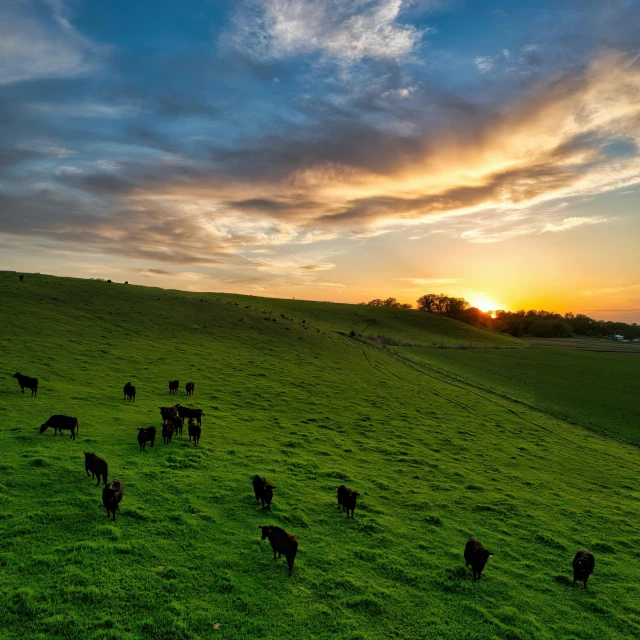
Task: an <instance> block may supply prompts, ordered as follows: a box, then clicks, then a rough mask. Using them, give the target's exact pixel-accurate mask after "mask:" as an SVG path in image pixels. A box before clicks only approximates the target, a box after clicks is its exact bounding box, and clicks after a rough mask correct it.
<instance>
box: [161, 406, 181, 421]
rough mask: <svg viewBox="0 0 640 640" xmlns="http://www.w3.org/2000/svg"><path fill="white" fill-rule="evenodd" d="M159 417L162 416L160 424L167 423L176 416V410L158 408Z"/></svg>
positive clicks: (172, 408) (174, 408)
mask: <svg viewBox="0 0 640 640" xmlns="http://www.w3.org/2000/svg"><path fill="white" fill-rule="evenodd" d="M160 415H161V416H162V424H165V422H168V421H169V420H170V419H171V418H173V417H174V416H177V415H178V409H176V407H175V405H174V406H173V407H160Z"/></svg>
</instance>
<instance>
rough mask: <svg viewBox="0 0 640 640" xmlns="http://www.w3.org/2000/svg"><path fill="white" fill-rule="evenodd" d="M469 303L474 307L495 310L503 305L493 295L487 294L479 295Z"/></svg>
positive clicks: (482, 309) (481, 309)
mask: <svg viewBox="0 0 640 640" xmlns="http://www.w3.org/2000/svg"><path fill="white" fill-rule="evenodd" d="M469 304H470V305H471V306H472V307H477V308H478V309H480V311H495V310H496V309H501V308H502V307H501V306H500V305H499V304H498V303H497V302H496V301H495V300H494V299H493V298H492V297H491V296H485V295H479V296H476V297H475V298H472V299H471V300H469Z"/></svg>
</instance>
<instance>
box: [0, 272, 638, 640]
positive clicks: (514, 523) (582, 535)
mask: <svg viewBox="0 0 640 640" xmlns="http://www.w3.org/2000/svg"><path fill="white" fill-rule="evenodd" d="M0 285H1V286H2V292H3V307H2V311H1V312H0V353H1V354H2V358H0V411H1V412H2V415H3V418H4V419H3V422H2V428H1V429H0V452H1V457H0V531H1V532H2V544H1V545H0V636H1V637H2V638H10V639H13V638H34V639H35V638H42V639H44V638H47V639H49V638H91V639H93V638H95V639H97V638H100V639H103V638H106V639H110V638H113V639H114V640H115V639H118V640H120V639H126V640H132V639H134V638H153V639H166V640H169V639H176V638H179V639H180V638H184V639H192V640H195V639H196V638H216V637H220V638H256V637H260V638H308V637H317V638H323V637H326V638H329V637H340V638H351V639H353V640H355V639H362V638H380V639H382V638H391V637H394V638H407V639H408V638H549V639H551V638H562V637H571V638H594V639H596V638H597V639H601V638H605V637H606V638H629V637H632V636H637V635H638V634H640V586H639V580H638V579H639V578H640V569H639V567H640V551H639V550H640V534H638V530H637V520H638V516H639V515H640V490H638V488H637V482H636V479H637V477H638V472H639V471H640V455H639V451H638V449H637V448H636V447H633V446H630V445H626V444H623V443H619V442H616V441H614V440H611V439H606V438H604V437H601V436H598V435H597V434H594V433H593V432H590V431H588V430H586V429H583V428H582V427H580V426H577V425H573V424H569V423H567V422H563V421H560V420H557V419H555V418H553V417H550V416H549V415H547V414H543V413H540V412H537V411H535V410H533V409H530V408H528V407H526V406H524V405H522V404H518V403H515V402H511V401H509V400H508V399H506V398H504V397H500V396H497V395H495V394H494V393H491V392H488V391H487V392H485V391H483V390H482V389H479V388H478V387H477V386H470V385H465V384H464V383H463V382H460V381H457V380H454V379H452V378H450V377H447V376H443V375H440V374H439V373H438V372H436V371H429V370H428V369H426V368H424V367H421V366H419V365H417V364H413V363H411V362H404V361H399V360H398V359H395V358H394V357H393V356H392V354H390V353H389V352H388V351H387V350H383V349H380V348H378V347H376V346H375V345H374V344H372V343H370V342H369V341H367V340H354V339H350V338H348V337H346V336H345V335H342V334H341V333H338V332H342V333H348V331H349V330H350V328H351V326H353V324H354V323H355V322H356V320H362V321H368V320H370V319H373V318H375V319H376V326H375V328H373V329H367V331H373V332H374V333H375V334H376V335H380V334H382V335H392V336H393V337H394V338H396V339H397V340H403V341H407V342H412V343H415V344H424V345H426V344H433V343H434V342H435V343H436V344H448V345H455V344H457V343H459V342H465V343H471V344H476V345H481V344H487V345H493V346H519V345H521V344H522V343H519V342H517V341H513V340H511V339H509V338H504V337H502V336H497V335H494V334H490V333H485V332H478V331H476V330H474V329H472V328H470V327H467V326H465V325H460V324H459V323H455V322H453V321H449V320H446V319H440V318H433V317H432V316H428V315H427V314H419V313H418V312H411V311H402V310H398V311H396V310H389V309H371V308H364V307H357V306H350V305H333V304H329V303H326V304H322V303H311V302H300V301H294V300H291V301H289V300H286V301H285V300H271V299H265V298H255V297H248V296H233V295H222V294H189V293H184V292H177V291H164V290H159V289H151V288H142V287H134V286H125V285H117V284H108V283H105V282H96V281H86V280H74V279H62V278H54V277H49V276H36V275H29V274H28V275H27V276H26V278H25V281H24V282H23V283H20V282H18V279H17V276H16V274H13V273H0ZM247 307H249V308H247ZM283 316H284V317H283ZM303 320H304V321H305V322H302V321H303ZM378 323H379V324H378ZM527 350H528V349H527ZM433 351H434V352H435V351H439V350H436V349H433ZM445 351H446V352H447V353H454V352H455V350H453V349H449V350H442V352H445ZM491 351H492V352H495V353H498V354H503V353H504V354H510V353H512V352H513V351H512V350H511V349H504V350H491ZM15 371H20V372H22V373H24V374H27V375H34V376H37V377H38V378H39V379H40V388H39V392H38V397H37V398H31V397H29V396H28V395H27V394H25V395H22V394H21V393H20V389H19V387H18V385H17V382H16V380H13V379H12V378H11V377H10V376H11V375H12V374H13V373H15ZM174 378H178V379H179V380H180V382H181V385H180V387H181V390H180V395H179V396H178V397H177V398H174V397H173V396H170V395H169V393H168V381H169V380H171V379H174ZM128 380H131V381H132V382H133V384H134V385H136V387H137V398H136V402H135V404H130V403H128V402H125V401H123V399H122V387H123V385H124V383H125V382H127V381H128ZM187 380H194V381H195V383H196V392H195V396H194V397H193V398H189V399H188V398H187V397H186V396H185V394H184V384H185V382H187ZM176 400H177V401H179V402H181V403H182V404H184V405H186V406H195V407H201V408H203V409H204V412H205V416H204V419H203V435H202V440H201V446H199V447H198V448H195V447H194V446H193V445H192V444H189V442H188V438H187V437H186V436H183V437H182V438H180V437H177V438H174V441H173V442H172V443H171V444H170V445H163V444H162V441H161V439H160V438H158V439H157V440H156V446H155V447H154V448H152V449H150V448H147V450H146V451H144V452H141V451H139V449H138V445H137V442H136V429H137V428H138V427H141V426H148V425H151V424H154V425H156V426H159V425H160V416H159V411H158V407H159V406H161V405H168V404H171V403H173V402H174V401H176ZM54 413H66V414H69V415H73V416H77V417H78V421H79V425H80V426H79V434H78V439H77V440H76V441H72V440H70V439H69V438H68V437H64V438H62V437H60V436H57V437H56V436H54V435H53V434H52V433H51V432H50V431H48V432H46V433H45V434H42V435H41V434H39V433H38V427H39V425H40V424H41V423H42V422H44V420H45V419H46V418H48V417H49V416H50V415H51V414H54ZM83 451H95V452H96V453H97V454H98V455H101V456H103V457H104V458H106V459H107V461H108V462H109V467H110V469H109V475H110V478H114V477H118V478H119V479H120V480H122V482H123V484H124V500H123V502H122V504H121V511H120V512H119V514H118V519H117V521H116V522H115V523H113V522H112V521H110V520H107V518H106V512H105V511H104V509H103V507H102V504H101V500H100V494H101V490H100V488H98V487H96V486H95V483H94V482H93V481H91V480H90V479H88V478H87V477H86V476H85V474H84V467H83ZM255 473H260V474H262V475H266V476H267V478H269V480H271V482H272V483H273V484H275V485H276V487H277V488H276V492H275V499H274V504H273V510H272V512H271V513H264V512H261V511H260V509H259V507H257V506H256V505H255V501H254V497H253V492H252V487H251V477H252V476H253V475H254V474H255ZM343 482H344V483H347V484H348V485H350V486H351V487H352V488H353V489H355V490H358V491H359V492H361V494H362V495H361V497H360V499H359V502H358V507H357V509H356V514H355V519H354V520H347V518H346V517H345V516H344V514H342V513H341V512H339V511H338V510H337V504H336V497H335V494H336V489H337V486H338V485H339V484H341V483H343ZM261 524H277V525H280V526H282V527H284V528H286V529H287V530H288V531H290V532H291V533H293V534H294V535H296V536H297V538H298V541H299V543H300V548H299V553H298V557H297V559H296V565H295V568H294V572H293V576H292V577H290V578H289V577H288V576H287V570H286V564H285V562H284V559H282V560H280V561H277V562H274V561H273V560H272V554H271V551H270V548H269V546H268V544H267V543H266V542H264V543H262V544H261V543H260V535H259V534H260V531H259V529H258V526H259V525H261ZM470 535H475V536H476V537H477V538H479V539H480V540H481V541H482V542H483V544H484V545H485V546H486V547H487V548H489V549H490V550H491V551H493V552H494V554H495V555H494V557H493V558H492V559H491V560H490V561H489V564H488V566H487V568H486V570H485V574H484V575H483V578H482V580H480V581H479V582H478V583H475V584H474V583H472V581H471V574H470V570H469V569H465V567H464V561H463V558H462V551H463V548H464V544H465V542H466V539H467V538H468V537H469V536H470ZM582 547H587V548H590V549H591V550H592V551H593V552H594V554H595V555H596V568H595V573H594V575H593V577H592V580H591V581H590V586H589V589H588V590H586V591H585V590H583V589H582V588H578V587H575V588H574V587H573V586H572V585H571V559H572V557H573V555H574V553H575V551H576V550H578V549H580V548H582Z"/></svg>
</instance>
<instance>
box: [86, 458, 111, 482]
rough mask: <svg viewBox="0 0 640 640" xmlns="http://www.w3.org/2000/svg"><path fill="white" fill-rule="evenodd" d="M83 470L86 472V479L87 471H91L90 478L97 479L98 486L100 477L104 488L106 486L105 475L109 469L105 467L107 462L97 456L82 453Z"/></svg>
mask: <svg viewBox="0 0 640 640" xmlns="http://www.w3.org/2000/svg"><path fill="white" fill-rule="evenodd" d="M84 470H85V471H86V472H87V477H88V476H89V471H91V477H92V478H95V477H97V478H98V484H100V476H102V479H103V481H104V486H105V487H106V486H107V475H108V473H109V467H108V465H107V461H106V460H104V459H103V458H101V457H100V456H97V455H96V454H95V453H88V452H87V451H85V452H84Z"/></svg>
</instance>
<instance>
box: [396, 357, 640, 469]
mask: <svg viewBox="0 0 640 640" xmlns="http://www.w3.org/2000/svg"><path fill="white" fill-rule="evenodd" d="M388 356H389V357H390V358H393V359H394V360H397V361H399V362H401V363H402V364H405V365H406V366H408V367H410V368H411V369H414V370H415V371H418V372H419V373H421V374H422V375H427V376H430V377H433V378H435V379H436V380H438V381H440V382H443V383H445V384H448V385H449V386H452V387H456V388H457V389H461V390H462V391H465V392H467V393H472V394H474V395H476V396H478V397H480V398H483V399H484V400H486V401H488V402H491V403H492V404H495V405H496V406H498V407H500V408H501V409H504V410H505V411H508V412H509V413H512V414H513V415H514V416H516V417H517V418H519V419H520V420H522V421H523V422H526V423H528V424H531V425H533V426H534V427H537V428H538V429H540V430H542V431H545V432H547V433H549V434H551V435H553V436H554V437H556V438H558V439H560V440H564V441H565V442H568V443H570V444H572V445H574V446H576V447H581V448H583V449H588V450H589V451H593V452H594V453H598V454H601V455H605V456H607V457H609V458H613V459H614V460H618V461H620V462H622V463H625V464H632V465H634V466H635V467H640V463H638V462H634V461H633V460H627V459H626V458H621V457H620V456H617V455H615V454H614V453H609V452H608V451H603V450H601V449H595V448H594V447H590V446H589V445H587V444H584V443H583V442H576V441H574V440H572V439H571V438H568V437H567V436H563V435H562V434H559V433H557V432H556V431H554V430H553V429H550V428H549V427H545V426H543V425H541V424H538V423H537V422H533V421H532V420H529V419H528V418H525V417H523V416H522V415H520V414H519V413H517V412H516V411H514V410H513V409H511V408H510V407H508V406H505V405H504V404H502V403H500V402H498V401H497V400H496V399H495V398H493V397H491V396H498V397H501V396H500V395H499V394H497V393H495V392H493V391H490V390H488V389H485V388H483V387H480V386H478V385H474V384H473V383H471V382H464V383H462V384H464V385H466V386H462V384H460V383H456V382H453V381H452V380H456V381H457V378H455V377H453V376H449V374H447V373H445V372H443V371H438V370H436V369H434V368H432V367H430V366H429V365H422V364H418V363H417V362H414V361H413V360H411V359H409V358H405V357H404V356H401V355H400V354H398V353H395V352H388ZM425 369H426V370H425ZM474 387H475V388H476V389H480V390H481V391H482V392H483V393H479V392H478V391H474V390H473V388H474ZM433 393H435V392H433ZM483 394H484V395H483ZM435 395H440V394H437V393H435ZM441 397H444V396H441ZM447 400H449V401H450V402H455V403H457V404H461V403H459V402H458V401H456V400H453V399H449V398H447ZM508 401H509V402H515V403H517V404H523V406H525V407H526V409H527V410H529V411H532V412H536V411H539V410H538V409H534V408H531V407H528V406H527V405H524V403H522V402H521V401H518V400H515V399H514V400H511V399H510V398H509V399H508ZM463 406H465V405H463ZM467 409H468V408H467ZM550 417H552V418H553V416H550ZM553 419H554V420H557V418H553ZM580 428H582V429H584V428H585V427H582V426H580ZM600 437H602V438H603V439H605V440H607V439H609V438H607V436H604V435H601V434H600ZM614 442H616V443H618V444H620V443H619V442H618V441H617V440H614ZM624 444H626V445H628V446H630V447H631V446H633V445H631V444H629V443H624Z"/></svg>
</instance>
